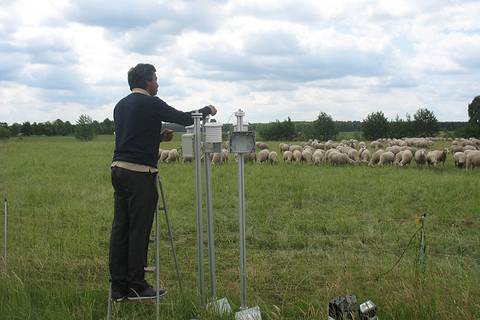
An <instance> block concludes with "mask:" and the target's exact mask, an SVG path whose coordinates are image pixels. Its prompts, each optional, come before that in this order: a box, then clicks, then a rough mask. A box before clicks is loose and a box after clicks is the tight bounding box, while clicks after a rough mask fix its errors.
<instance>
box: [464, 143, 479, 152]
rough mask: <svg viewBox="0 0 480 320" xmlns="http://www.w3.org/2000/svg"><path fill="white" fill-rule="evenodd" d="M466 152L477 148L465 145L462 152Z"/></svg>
mask: <svg viewBox="0 0 480 320" xmlns="http://www.w3.org/2000/svg"><path fill="white" fill-rule="evenodd" d="M466 150H477V147H475V146H472V145H471V144H467V145H466V146H465V147H463V151H466Z"/></svg>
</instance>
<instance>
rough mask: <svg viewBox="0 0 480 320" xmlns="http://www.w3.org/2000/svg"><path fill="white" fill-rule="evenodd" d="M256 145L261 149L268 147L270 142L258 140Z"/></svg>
mask: <svg viewBox="0 0 480 320" xmlns="http://www.w3.org/2000/svg"><path fill="white" fill-rule="evenodd" d="M255 145H256V146H257V148H258V149H260V150H265V149H268V144H266V143H265V142H257V143H255Z"/></svg>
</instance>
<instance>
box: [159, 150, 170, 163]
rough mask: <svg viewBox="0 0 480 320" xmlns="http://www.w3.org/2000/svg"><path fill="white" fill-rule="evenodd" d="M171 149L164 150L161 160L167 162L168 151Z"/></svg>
mask: <svg viewBox="0 0 480 320" xmlns="http://www.w3.org/2000/svg"><path fill="white" fill-rule="evenodd" d="M169 151H170V150H162V153H161V154H160V159H159V160H160V162H165V161H166V160H167V158H168V152H169Z"/></svg>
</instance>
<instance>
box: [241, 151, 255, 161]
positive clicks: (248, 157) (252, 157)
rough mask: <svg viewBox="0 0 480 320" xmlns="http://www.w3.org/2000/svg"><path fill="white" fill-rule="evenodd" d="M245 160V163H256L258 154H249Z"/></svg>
mask: <svg viewBox="0 0 480 320" xmlns="http://www.w3.org/2000/svg"><path fill="white" fill-rule="evenodd" d="M244 159H245V161H250V162H255V161H257V154H256V153H255V152H250V153H247V154H246V155H245V157H244Z"/></svg>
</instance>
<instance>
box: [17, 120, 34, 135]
mask: <svg viewBox="0 0 480 320" xmlns="http://www.w3.org/2000/svg"><path fill="white" fill-rule="evenodd" d="M20 132H21V133H22V135H24V136H29V135H31V134H32V125H31V124H30V122H28V121H27V122H24V123H23V124H22V129H21V130H20Z"/></svg>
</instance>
